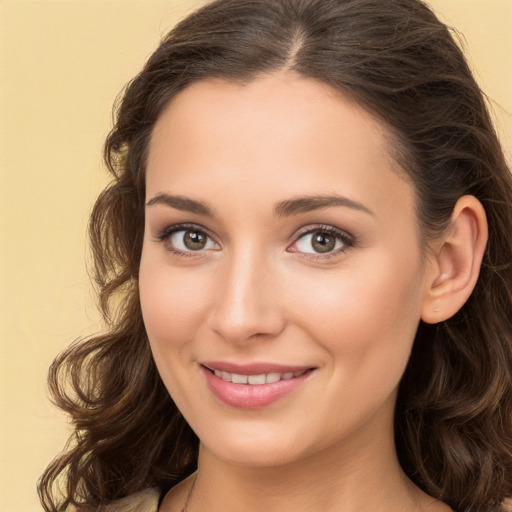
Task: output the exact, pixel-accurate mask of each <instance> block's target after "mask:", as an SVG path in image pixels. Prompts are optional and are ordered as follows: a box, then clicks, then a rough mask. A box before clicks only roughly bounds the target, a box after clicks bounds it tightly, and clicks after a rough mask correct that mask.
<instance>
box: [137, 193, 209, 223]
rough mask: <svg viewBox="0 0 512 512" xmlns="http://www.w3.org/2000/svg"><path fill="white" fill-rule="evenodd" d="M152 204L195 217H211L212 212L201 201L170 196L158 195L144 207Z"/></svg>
mask: <svg viewBox="0 0 512 512" xmlns="http://www.w3.org/2000/svg"><path fill="white" fill-rule="evenodd" d="M154 204H164V205H166V206H170V207H172V208H176V209H177V210H181V211H184V212H189V213H196V214H197V215H204V216H206V217H213V210H212V209H211V208H210V207H209V206H207V205H206V204H205V203H203V202H201V201H196V200H195V199H189V198H188V197H182V196H171V195H169V194H165V193H163V192H162V193H160V194H157V195H156V196H155V197H153V198H152V199H150V200H149V201H148V202H147V203H146V206H153V205H154Z"/></svg>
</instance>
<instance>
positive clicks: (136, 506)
mask: <svg viewBox="0 0 512 512" xmlns="http://www.w3.org/2000/svg"><path fill="white" fill-rule="evenodd" d="M159 497H160V493H159V491H158V490H157V489H145V490H144V491H140V492H137V493H135V494H132V495H130V496H127V497H126V498H122V499H120V500H117V501H114V502H112V503H110V504H109V505H106V506H105V508H102V511H103V512H157V511H158V499H159ZM67 512H92V511H91V510H90V508H87V509H83V508H80V509H77V508H74V507H72V508H71V509H69V510H68V509H67Z"/></svg>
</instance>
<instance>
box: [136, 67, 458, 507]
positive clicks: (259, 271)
mask: <svg viewBox="0 0 512 512" xmlns="http://www.w3.org/2000/svg"><path fill="white" fill-rule="evenodd" d="M386 140H387V138H386V133H385V128H384V127H383V126H382V125H381V124H380V123H379V122H377V121H376V120H375V119H374V118H373V117H372V116H371V115H369V114H368V113H367V112H365V111H364V110H363V109H361V108H360V107H359V106H357V105H356V104H354V103H353V102H352V101H350V100H349V99H348V98H346V97H343V96H341V95H340V94H339V93H337V92H335V91H333V90H331V89H329V88H328V87H327V86H325V85H322V84H320V83H318V82H316V81H314V80H310V79H306V78H301V77H299V76H297V75H294V74H292V73H289V72H280V73H275V74H273V75H270V76H265V77H262V78H258V79H256V80H255V81H253V82H252V83H250V84H248V85H244V86H242V85H237V84H233V83H228V82H224V81H220V80H208V81H203V82H199V83H196V84H193V85H191V86H189V87H188V88H187V89H185V90H184V91H183V92H181V93H180V94H179V95H178V96H177V97H175V98H174V99H173V100H172V102H171V103H170V104H169V105H168V107H167V108H166V110H165V111H164V112H163V114H162V115H161V117H160V119H159V121H158V122H157V124H156V126H155V128H154V132H153V134H152V138H151V143H150V150H149V157H148V165H147V201H148V206H147V207H146V227H145V239H144V245H143V252H142V259H141V265H140V294H141V304H142V310H143V316H144V321H145V325H146V329H147V332H148V336H149V340H150V344H151V348H152V351H153V354H154V358H155V361H156V364H157V366H158V369H159V372H160V374H161V376H162V379H163V381H164V383H165V385H166V387H167V388H168V390H169V392H170V393H171V395H172V397H173V399H174V400H175V402H176V404H177V406H178V407H179V409H180V410H181V411H182V413H183V415H184V416H185V418H186V419H187V421H188V422H189V424H190V425H191V427H192V428H193V429H194V431H195V432H196V433H197V435H198V436H199V439H200V440H201V445H200V456H199V470H198V473H197V481H196V484H195V488H194V492H193V495H192V498H191V500H190V503H189V510H190V511H191V512H194V511H199V510H208V511H212V512H215V511H222V512H226V511H235V510H244V511H252V510H259V511H261V510H266V511H274V510H275V511H280V512H283V511H284V512H286V511H294V512H300V511H308V512H312V511H313V512H314V511H324V512H325V511H340V510H343V511H345V512H355V511H360V510H361V511H362V510H365V511H366V510H376V511H377V510H378V511H388V510H389V511H394V512H396V511H401V510H404V511H406V510H407V511H415V510H423V511H426V510H428V511H445V510H450V509H449V507H447V506H446V505H444V504H442V503H439V502H437V501H435V500H434V499H433V498H431V497H429V496H427V495H426V494H424V493H423V492H422V491H420V490H419V489H418V488H417V487H416V486H414V485H413V484H412V482H411V481H409V480H408V479H407V477H406V476H405V475H404V474H403V472H402V470H401V468H400V466H399V464H398V461H397V458H396V453H395V448H394V443H393V410H394V406H395V401H396V392H397V386H398V383H399V381H400V378H401V376H402V374H403V371H404V369H405V366H406V364H407V361H408V358H409V355H410V351H411V347H412V343H413V340H414V335H415V331H416V329H417V326H418V323H419V321H420V318H421V316H422V311H424V310H425V308H426V304H427V303H429V302H428V301H429V300H431V299H430V295H429V294H430V290H431V283H432V275H433V273H435V272H438V273H439V272H440V269H439V265H438V264H437V262H433V260H432V259H431V258H429V257H428V255H426V253H425V252H424V251H425V250H424V249H423V248H421V244H420V242H419V234H418V232H417V222H416V216H415V195H414V188H413V186H412V185H411V183H410V182H408V181H407V180H406V179H404V174H403V172H402V171H401V170H400V169H399V168H398V165H397V164H396V163H395V162H394V161H393V159H392V158H391V157H390V152H389V148H388V146H387V142H386ZM162 194H168V195H172V196H178V197H180V198H188V199H191V200H194V201H200V202H201V203H203V204H205V205H206V206H207V207H208V208H209V209H210V210H211V213H212V215H205V211H203V212H201V211H195V212H192V211H184V208H185V206H184V205H189V203H186V202H183V201H182V202H181V203H179V204H178V203H176V202H174V203H173V205H171V204H169V202H167V203H165V201H163V200H161V197H162ZM311 195H315V196H322V197H324V196H332V195H336V196H338V197H344V198H348V199H349V200H350V201H352V202H355V203H357V205H354V204H352V203H347V201H345V204H340V205H330V206H324V207H322V208H315V209H312V210H310V211H302V212H298V213H297V212H295V213H290V212H288V213H289V214H287V215H276V214H275V208H276V205H277V204H279V203H282V202H283V201H289V200H294V199H297V198H299V197H303V196H311ZM158 197H159V198H160V199H155V198H158ZM182 223H186V224H188V225H192V226H193V227H192V228H189V229H196V230H198V229H199V230H202V232H203V233H206V234H207V235H208V236H209V238H207V244H206V245H205V248H204V249H201V250H195V251H193V250H190V249H187V248H186V247H185V246H183V234H184V233H183V229H185V228H183V229H182V231H181V232H180V233H178V234H175V235H172V236H171V235H169V236H167V237H166V238H164V239H162V232H164V231H165V230H166V229H167V234H168V233H169V230H168V228H169V227H170V226H175V225H178V224H182ZM194 226H199V227H194ZM326 227H329V229H330V227H334V228H335V229H337V230H340V231H341V232H342V233H344V235H343V238H340V239H339V240H338V241H337V244H336V246H335V249H334V250H332V251H329V252H327V253H321V254H319V253H317V252H315V248H314V247H313V246H312V244H311V238H310V237H308V236H307V235H304V232H305V231H311V230H312V231H315V230H316V231H318V230H319V229H320V230H321V229H325V228H326ZM159 237H160V238H159ZM180 247H181V250H182V251H183V247H185V249H186V250H187V252H185V253H183V252H182V253H178V254H177V253H175V252H173V251H176V250H178V249H179V248H180ZM429 304H430V303H429ZM211 360H217V361H219V360H221V361H229V362H236V363H241V364H246V363H252V362H266V363H269V362H270V363H280V364H288V365H300V366H307V367H310V368H314V371H312V372H311V373H310V375H309V376H308V378H307V379H306V380H305V381H304V382H303V384H302V385H301V386H300V387H299V388H298V389H296V390H295V391H294V392H292V393H290V394H289V395H287V396H285V397H284V398H282V399H281V400H278V401H277V402H275V403H272V404H271V405H269V406H266V407H261V408H256V409H242V408H237V407H232V406H229V405H226V404H225V403H223V402H221V401H219V400H218V399H217V398H216V397H215V396H214V395H213V394H212V393H211V391H210V390H209V388H208V386H207V385H206V381H205V377H204V372H203V371H202V370H201V366H200V364H201V362H204V361H211ZM194 478H195V477H194ZM191 482H192V481H191V480H190V479H188V480H186V481H184V482H182V483H181V484H180V485H179V486H177V487H175V488H174V489H172V490H171V491H170V493H169V494H168V495H167V496H166V498H165V500H164V502H163V504H162V508H161V510H163V511H164V512H165V511H167V512H170V511H180V510H181V508H182V507H183V503H184V501H185V497H186V494H187V492H188V490H189V489H190V486H191Z"/></svg>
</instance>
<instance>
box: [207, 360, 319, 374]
mask: <svg viewBox="0 0 512 512" xmlns="http://www.w3.org/2000/svg"><path fill="white" fill-rule="evenodd" d="M201 366H205V367H206V368H208V369H210V370H220V371H224V372H230V373H240V374H242V375H259V374H261V373H288V372H291V373H295V372H301V371H305V370H312V369H313V367H312V366H298V365H293V366H292V365H284V364H276V363H264V362H255V363H249V364H238V363H230V362H228V361H203V362H201Z"/></svg>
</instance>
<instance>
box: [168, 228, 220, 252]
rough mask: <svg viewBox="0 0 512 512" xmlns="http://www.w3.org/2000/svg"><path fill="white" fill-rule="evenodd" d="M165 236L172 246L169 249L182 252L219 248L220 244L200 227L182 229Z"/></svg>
mask: <svg viewBox="0 0 512 512" xmlns="http://www.w3.org/2000/svg"><path fill="white" fill-rule="evenodd" d="M165 238H166V239H167V244H168V245H169V246H170V247H169V249H172V250H175V251H177V252H181V253H186V252H197V251H203V250H207V249H214V250H218V249H219V246H218V245H217V244H216V243H215V242H214V241H213V240H212V239H211V238H210V237H209V236H208V235H207V234H206V233H205V232H204V231H200V230H199V229H180V230H178V231H175V232H174V233H172V234H171V235H170V236H166V237H165Z"/></svg>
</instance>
